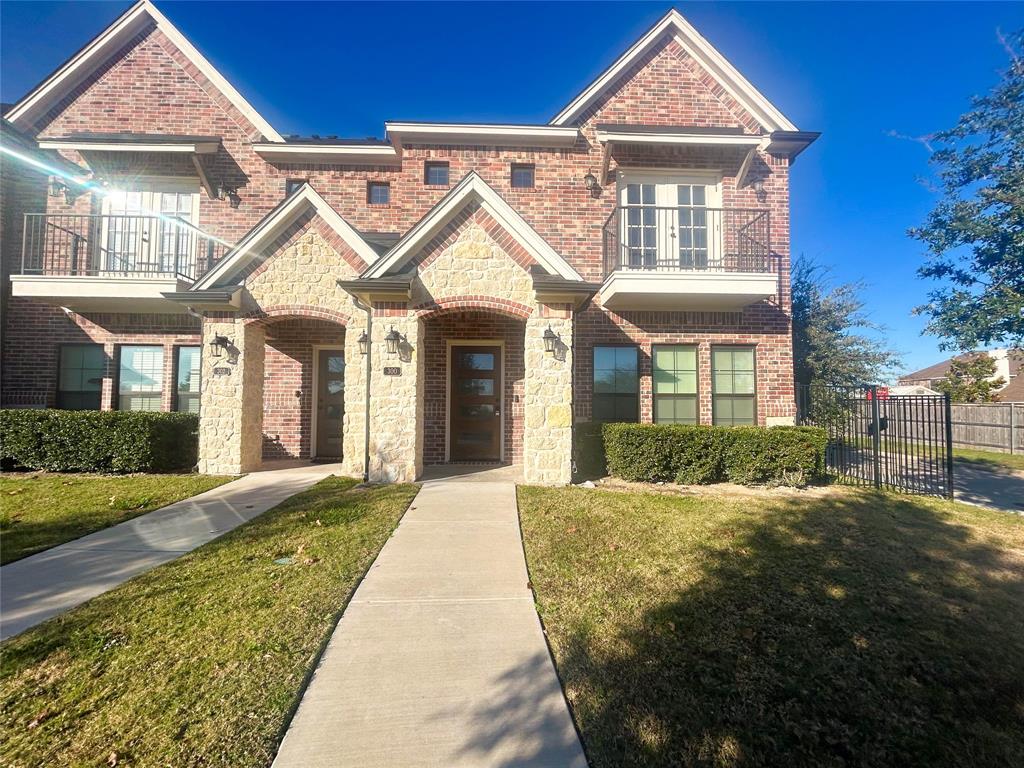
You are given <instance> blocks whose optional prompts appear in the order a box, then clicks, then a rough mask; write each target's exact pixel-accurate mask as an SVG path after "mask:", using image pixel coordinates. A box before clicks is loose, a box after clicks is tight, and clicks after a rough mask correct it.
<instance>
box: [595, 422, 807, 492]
mask: <svg viewBox="0 0 1024 768" xmlns="http://www.w3.org/2000/svg"><path fill="white" fill-rule="evenodd" d="M602 433H603V437H604V448H605V455H606V457H607V462H608V472H609V474H611V475H614V476H615V477H619V478H622V479H623V480H629V481H633V482H676V483H681V484H684V485H695V484H704V483H715V482H721V481H723V480H729V481H731V482H734V483H744V484H754V483H767V484H778V485H804V484H806V483H808V482H811V481H813V480H816V479H818V478H820V477H821V476H822V474H823V471H824V455H825V442H826V437H825V432H824V431H823V430H821V429H817V428H815V427H768V428H765V427H711V426H703V425H682V424H605V425H604V428H603V430H602Z"/></svg>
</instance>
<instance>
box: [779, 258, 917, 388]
mask: <svg viewBox="0 0 1024 768" xmlns="http://www.w3.org/2000/svg"><path fill="white" fill-rule="evenodd" d="M863 288H864V285H863V284H862V283H859V282H858V283H843V284H841V285H832V284H831V282H830V280H829V272H828V270H827V269H826V268H824V267H822V266H820V265H818V264H816V263H814V262H813V261H809V260H807V259H804V258H799V259H797V260H796V261H795V263H794V265H793V356H794V367H795V373H796V381H797V383H798V384H823V385H833V386H850V385H856V384H863V383H870V382H877V381H882V380H883V379H885V378H886V377H887V376H888V375H889V374H891V373H892V371H894V370H895V369H896V367H897V366H898V365H899V363H900V356H899V355H898V354H897V353H896V352H894V351H892V350H891V349H889V348H888V346H887V345H886V344H885V342H884V341H883V340H880V339H876V338H871V337H869V336H866V335H864V334H863V333H858V332H857V331H868V330H873V331H879V330H882V329H881V328H880V327H879V326H877V325H875V324H874V323H872V322H871V321H870V319H869V318H868V316H867V314H866V313H865V311H864V302H863V301H862V300H861V298H860V291H861V290H862V289H863Z"/></svg>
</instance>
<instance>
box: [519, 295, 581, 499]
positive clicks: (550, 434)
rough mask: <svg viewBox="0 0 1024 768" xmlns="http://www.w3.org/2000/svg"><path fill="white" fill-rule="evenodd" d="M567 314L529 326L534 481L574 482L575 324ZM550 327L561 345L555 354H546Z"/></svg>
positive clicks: (528, 441) (529, 464)
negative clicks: (546, 334) (546, 336)
mask: <svg viewBox="0 0 1024 768" xmlns="http://www.w3.org/2000/svg"><path fill="white" fill-rule="evenodd" d="M546 314H549V315H550V314H553V313H546ZM562 314H564V315H565V316H563V317H553V316H548V317H545V316H541V315H537V316H534V317H531V318H530V319H529V320H528V321H527V322H526V351H525V362H526V407H525V411H526V429H525V431H524V434H523V475H524V477H525V479H526V481H527V482H531V483H542V484H562V483H568V482H569V481H570V480H571V479H572V338H573V321H572V314H571V312H564V313H562ZM548 326H550V327H551V330H552V331H554V333H556V334H557V335H558V336H559V339H560V341H561V344H559V349H558V351H557V352H556V353H555V354H552V353H550V352H545V351H544V338H543V334H544V331H545V330H546V329H547V328H548Z"/></svg>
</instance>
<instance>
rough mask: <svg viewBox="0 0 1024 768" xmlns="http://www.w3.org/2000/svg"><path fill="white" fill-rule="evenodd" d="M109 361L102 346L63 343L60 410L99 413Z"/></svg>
mask: <svg viewBox="0 0 1024 768" xmlns="http://www.w3.org/2000/svg"><path fill="white" fill-rule="evenodd" d="M106 362H107V359H106V355H105V354H104V352H103V345H102V344H62V345H61V347H60V362H59V367H58V369H57V376H58V383H57V407H58V408H64V409H65V410H69V411H98V410H99V409H100V394H101V393H102V391H103V369H104V368H105V367H106Z"/></svg>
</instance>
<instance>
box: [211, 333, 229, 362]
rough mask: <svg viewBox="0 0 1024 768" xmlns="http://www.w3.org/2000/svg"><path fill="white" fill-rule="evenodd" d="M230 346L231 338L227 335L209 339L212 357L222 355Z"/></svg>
mask: <svg viewBox="0 0 1024 768" xmlns="http://www.w3.org/2000/svg"><path fill="white" fill-rule="evenodd" d="M230 348H231V339H229V338H228V337H227V336H220V335H217V336H214V337H213V339H212V340H211V341H210V354H211V355H213V356H214V357H223V356H224V352H225V350H227V349H230Z"/></svg>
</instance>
